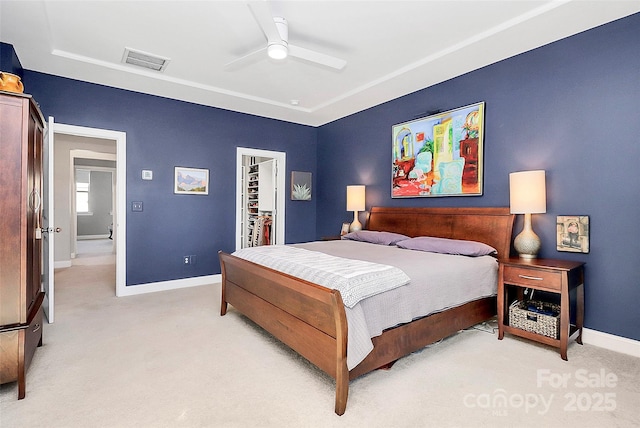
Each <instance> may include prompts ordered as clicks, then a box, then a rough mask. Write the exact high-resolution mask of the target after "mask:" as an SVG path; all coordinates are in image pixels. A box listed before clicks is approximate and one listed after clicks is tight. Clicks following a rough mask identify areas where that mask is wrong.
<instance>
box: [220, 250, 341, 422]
mask: <svg viewBox="0 0 640 428" xmlns="http://www.w3.org/2000/svg"><path fill="white" fill-rule="evenodd" d="M219 257H220V266H221V268H222V300H221V307H220V315H224V314H225V313H226V312H227V304H228V303H230V304H231V305H233V306H234V307H235V308H236V309H237V310H238V311H240V312H241V313H243V314H244V315H246V316H247V317H248V318H249V319H251V320H252V321H254V322H255V323H256V324H258V325H259V326H261V327H262V328H264V329H265V330H267V331H268V332H269V333H271V334H272V335H273V336H275V337H276V338H277V339H278V340H280V341H281V342H283V343H284V344H286V345H287V346H289V347H290V348H291V349H293V350H294V351H296V352H297V353H299V354H300V355H302V356H303V357H305V358H306V359H307V360H309V361H310V362H312V363H313V364H315V365H316V366H317V367H318V368H320V369H321V370H322V371H324V372H325V373H327V374H328V375H329V376H331V377H333V378H334V379H335V380H336V401H335V412H336V413H337V414H338V415H342V414H343V413H344V411H345V409H346V406H347V395H348V391H349V371H348V369H347V318H346V315H345V310H344V304H343V303H342V297H341V296H340V293H339V292H338V291H336V290H331V289H328V288H325V287H322V286H319V285H316V284H313V283H310V282H308V281H305V280H302V279H299V278H295V277H293V276H290V275H286V274H283V273H281V272H277V271H274V270H273V269H269V268H267V267H264V266H260V265H257V264H255V263H252V262H249V261H246V260H243V259H240V258H237V257H234V256H231V255H229V254H226V253H223V252H220V253H219Z"/></svg>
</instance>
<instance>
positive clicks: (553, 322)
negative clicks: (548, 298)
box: [509, 300, 560, 339]
mask: <svg viewBox="0 0 640 428" xmlns="http://www.w3.org/2000/svg"><path fill="white" fill-rule="evenodd" d="M509 325H510V326H511V327H515V328H520V329H522V330H526V331H530V332H532V333H536V334H541V335H543V336H547V337H551V338H553V339H558V338H559V337H560V305H556V304H554V303H547V302H540V301H536V300H530V301H528V302H514V303H513V304H512V305H511V306H510V307H509Z"/></svg>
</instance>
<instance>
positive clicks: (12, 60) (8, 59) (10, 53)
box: [0, 42, 23, 77]
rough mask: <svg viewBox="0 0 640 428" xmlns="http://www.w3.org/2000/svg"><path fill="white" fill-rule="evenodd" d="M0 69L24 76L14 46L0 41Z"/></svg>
mask: <svg viewBox="0 0 640 428" xmlns="http://www.w3.org/2000/svg"><path fill="white" fill-rule="evenodd" d="M0 71H6V72H8V73H12V74H16V75H18V76H20V77H22V72H23V70H22V64H20V59H18V55H16V51H15V50H14V49H13V46H12V45H10V44H7V43H2V42H0Z"/></svg>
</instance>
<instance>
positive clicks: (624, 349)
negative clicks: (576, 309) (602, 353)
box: [582, 328, 640, 358]
mask: <svg viewBox="0 0 640 428" xmlns="http://www.w3.org/2000/svg"><path fill="white" fill-rule="evenodd" d="M582 342H583V343H586V344H589V345H593V346H598V347H600V348H605V349H609V350H610V351H615V352H620V353H623V354H627V355H631V356H634V357H638V358H640V341H638V340H633V339H627V338H626V337H621V336H616V335H613V334H609V333H603V332H601V331H598V330H591V329H589V328H585V329H583V330H582Z"/></svg>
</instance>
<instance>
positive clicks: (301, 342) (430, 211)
mask: <svg viewBox="0 0 640 428" xmlns="http://www.w3.org/2000/svg"><path fill="white" fill-rule="evenodd" d="M513 219H514V216H513V215H512V214H510V213H509V209H508V208H406V209H405V208H375V207H374V208H372V209H371V212H370V218H369V220H368V229H370V230H386V231H390V232H396V233H402V234H405V235H408V236H423V235H426V236H439V237H444V238H452V239H469V240H474V241H479V242H484V243H486V244H489V245H491V246H492V247H494V248H496V249H497V250H498V256H500V257H502V256H508V255H509V248H510V243H511V230H512V227H513ZM219 257H220V266H221V270H222V301H221V308H220V314H221V315H224V314H225V313H226V312H227V305H228V304H231V305H233V306H234V307H235V308H236V309H237V310H238V311H239V312H241V313H243V314H244V315H246V316H247V317H248V318H250V319H251V320H253V321H254V322H255V323H256V324H258V325H259V326H261V327H262V328H264V329H265V330H266V331H268V332H269V333H271V334H272V335H273V336H275V337H276V338H277V339H279V340H280V341H281V342H283V343H285V344H286V345H287V346H289V347H290V348H291V349H293V350H294V351H296V352H298V353H299V354H300V355H302V356H303V357H305V358H306V359H307V360H309V361H310V362H311V363H313V364H315V365H316V366H317V367H319V368H320V369H321V370H322V371H324V372H325V373H327V374H329V375H330V376H331V377H333V378H334V379H335V381H336V399H335V412H336V413H337V414H338V415H342V414H343V413H344V412H345V409H346V405H347V396H348V391H349V380H350V379H354V378H356V377H358V376H361V375H363V374H365V373H368V372H370V371H372V370H375V369H377V368H379V367H381V366H384V365H386V364H389V363H391V362H393V361H395V360H397V359H398V358H400V357H403V356H405V355H407V354H410V353H411V352H414V351H416V350H418V349H421V348H423V347H424V346H426V345H428V344H430V343H433V342H436V341H438V340H440V339H443V338H445V337H447V336H450V335H452V334H454V333H455V332H457V331H459V330H462V329H465V328H468V327H470V326H473V325H475V324H477V323H479V322H482V321H484V320H487V319H490V318H491V317H492V316H494V315H495V314H496V298H495V297H490V298H484V299H479V300H475V301H472V302H469V303H467V304H465V305H462V306H459V307H456V308H452V309H448V310H445V311H442V312H439V313H436V314H433V315H430V316H427V317H424V318H420V319H418V320H415V321H413V322H411V323H408V324H403V325H400V326H397V327H393V328H390V329H388V330H385V331H384V332H383V333H382V335H380V336H378V337H375V338H373V339H372V340H373V344H374V349H373V351H372V352H371V353H370V354H369V355H368V356H367V357H366V358H365V359H364V360H363V361H362V362H361V363H360V364H358V365H357V366H356V367H354V368H353V369H352V370H351V371H349V370H348V369H347V320H346V314H345V309H344V305H343V302H342V297H341V295H340V293H339V292H338V291H336V290H332V289H328V288H326V287H322V286H320V285H317V284H313V283H311V282H308V281H305V280H303V279H300V278H296V277H293V276H291V275H287V274H284V273H282V272H278V271H275V270H273V269H270V268H267V267H264V266H261V265H258V264H255V263H252V262H249V261H247V260H244V259H240V258H238V257H235V256H232V255H229V254H226V253H224V252H220V253H219Z"/></svg>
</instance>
